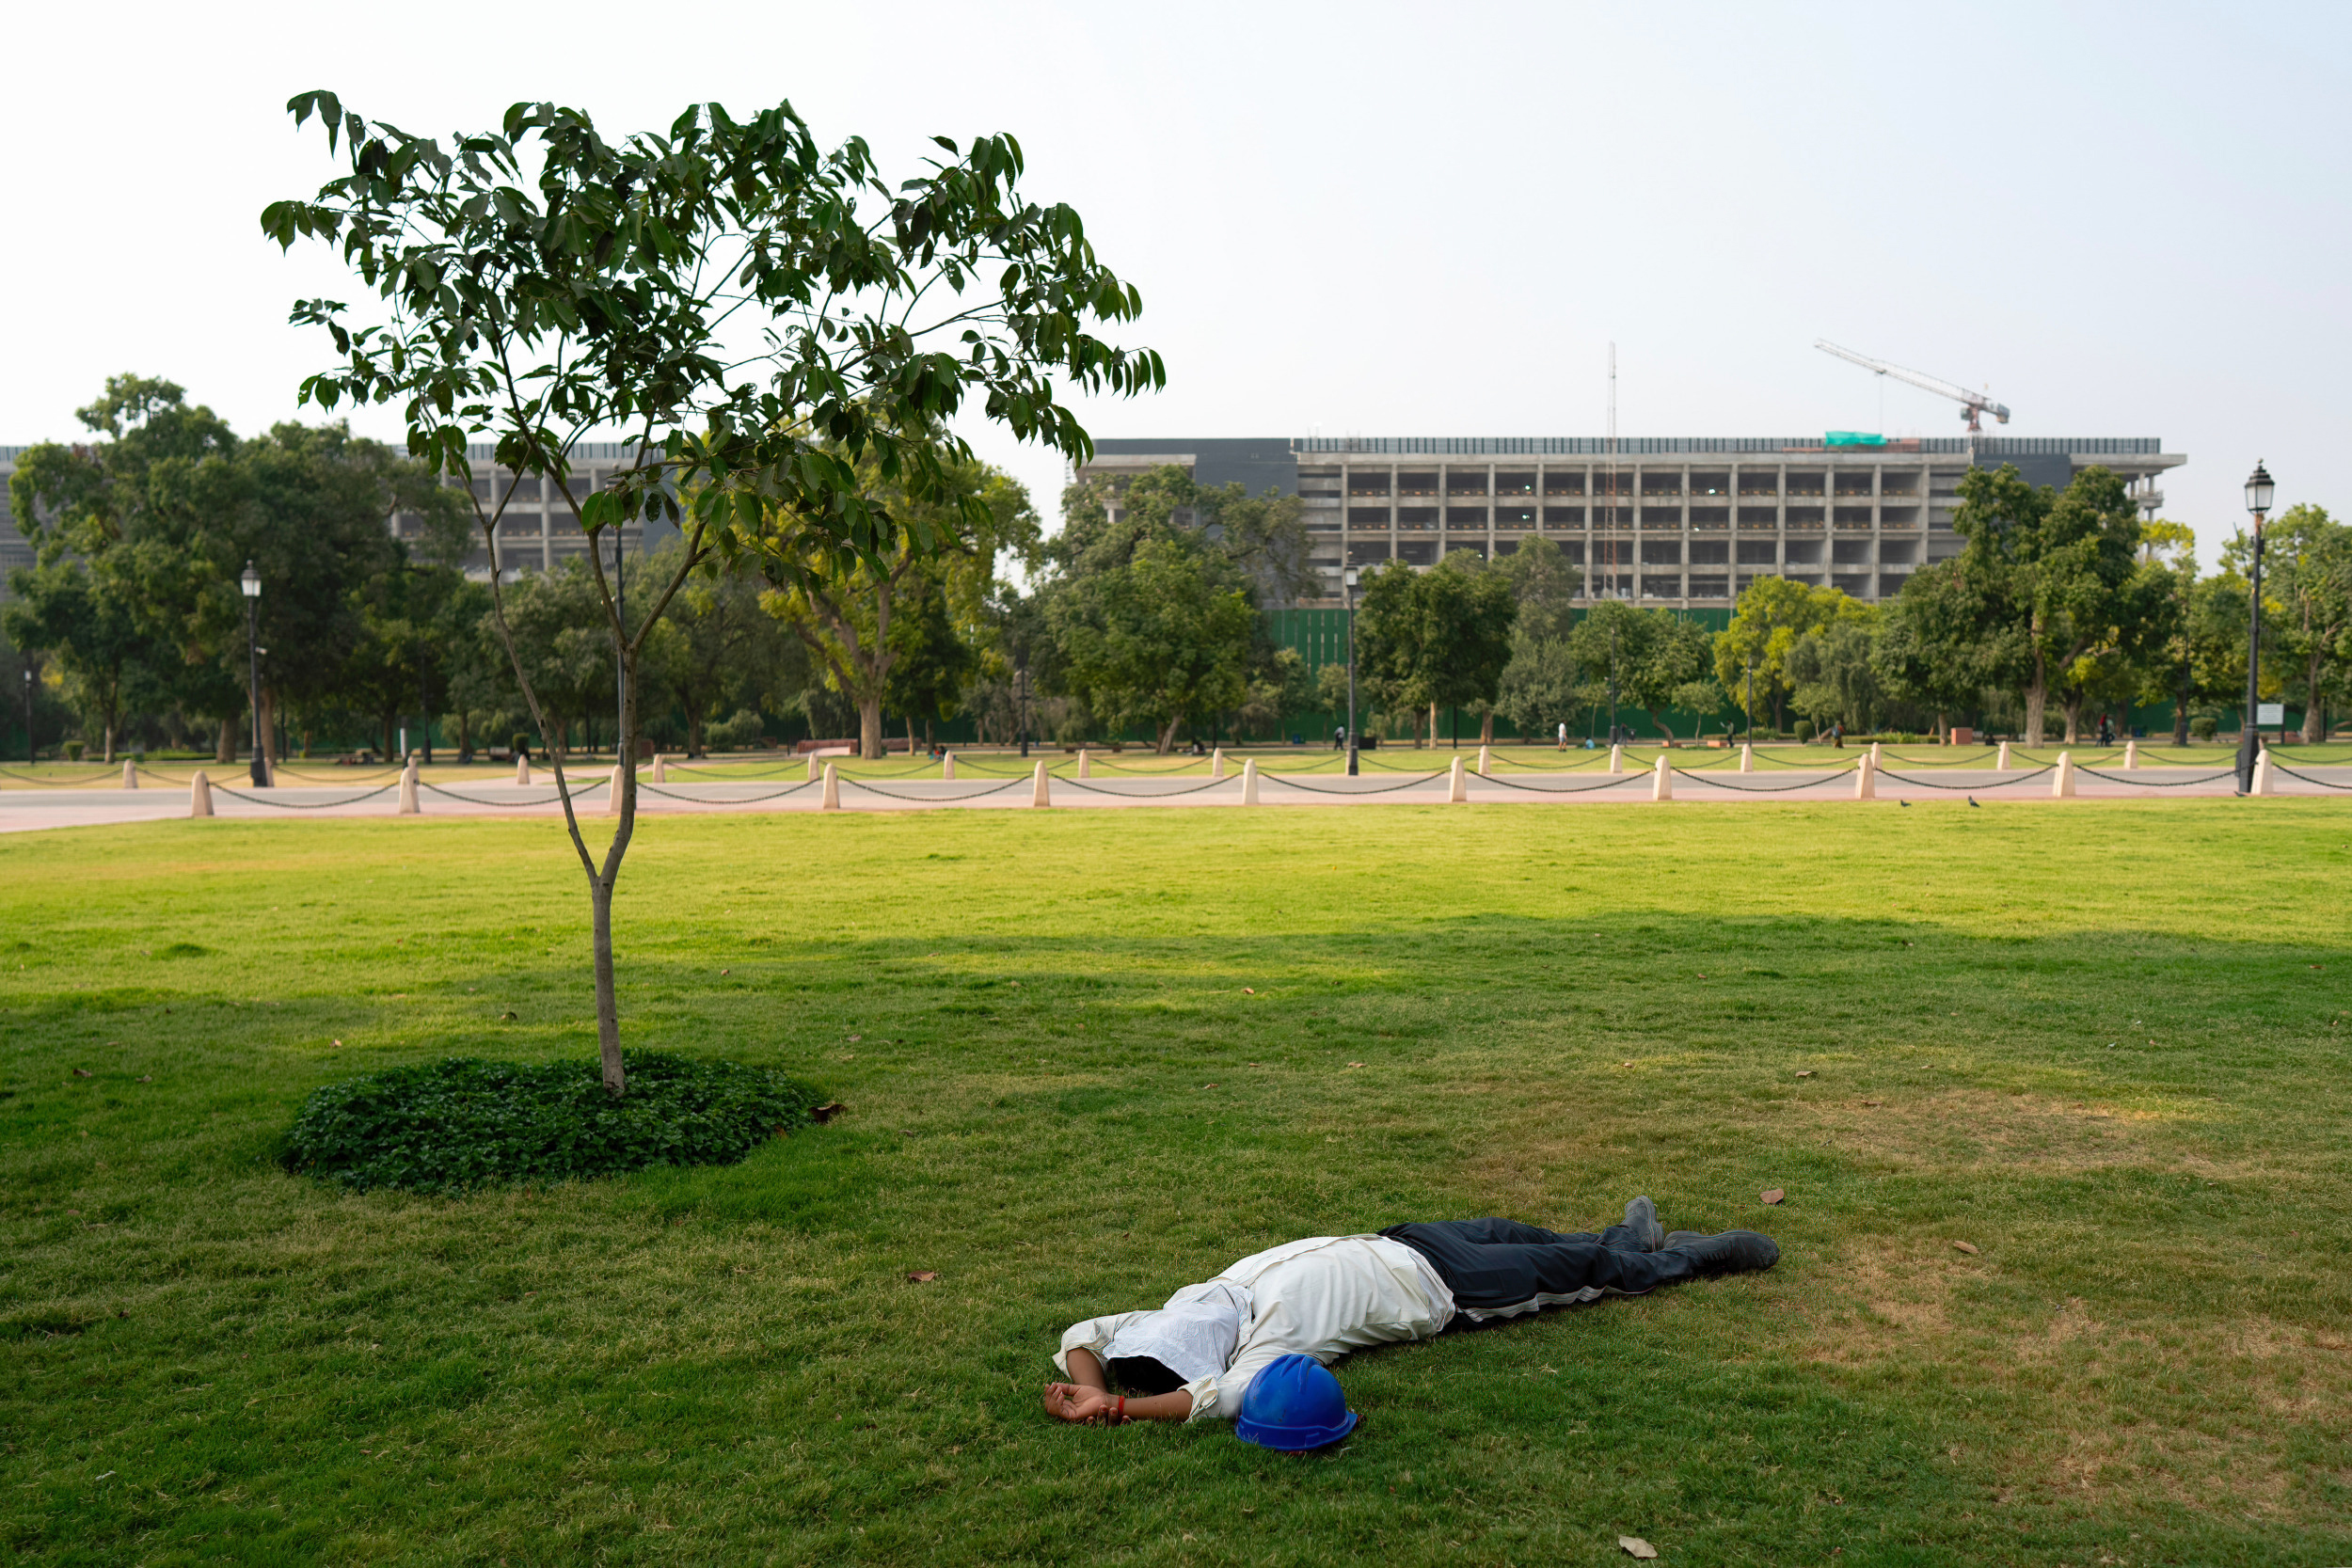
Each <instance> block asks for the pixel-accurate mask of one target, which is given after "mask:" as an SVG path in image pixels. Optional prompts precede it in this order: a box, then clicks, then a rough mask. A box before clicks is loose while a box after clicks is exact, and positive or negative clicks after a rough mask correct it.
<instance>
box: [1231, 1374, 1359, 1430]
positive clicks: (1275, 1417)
mask: <svg viewBox="0 0 2352 1568" xmlns="http://www.w3.org/2000/svg"><path fill="white" fill-rule="evenodd" d="M1355 1430H1356V1413H1355V1412H1354V1411H1352V1410H1350V1409H1348V1408H1347V1400H1346V1397H1345V1396H1344V1395H1343V1394H1342V1393H1341V1392H1340V1380H1339V1379H1338V1378H1336V1377H1333V1376H1332V1375H1331V1373H1330V1371H1329V1370H1327V1368H1325V1366H1324V1365H1323V1363H1322V1362H1320V1361H1317V1360H1316V1359H1315V1358H1314V1357H1313V1356H1311V1355H1295V1354H1294V1355H1285V1356H1282V1357H1280V1358H1279V1359H1277V1360H1275V1361H1273V1362H1270V1363H1268V1364H1267V1366H1266V1369H1265V1370H1263V1371H1262V1372H1260V1373H1259V1374H1258V1375H1257V1376H1256V1377H1253V1378H1251V1379H1250V1380H1249V1387H1248V1391H1247V1392H1245V1393H1244V1394H1243V1395H1242V1397H1241V1418H1240V1419H1238V1420H1236V1421H1235V1422H1234V1423H1233V1434H1234V1435H1235V1436H1237V1437H1239V1438H1241V1439H1242V1440H1243V1441H1245V1442H1249V1443H1255V1444H1257V1445H1258V1446H1259V1447H1260V1448H1262V1449H1281V1450H1282V1451H1284V1452H1285V1453H1300V1452H1303V1451H1305V1450H1306V1449H1319V1448H1322V1447H1324V1446H1325V1445H1326V1444H1328V1443H1336V1442H1338V1441H1339V1440H1340V1439H1341V1438H1343V1437H1344V1436H1346V1435H1347V1434H1348V1433H1351V1432H1353V1431H1355Z"/></svg>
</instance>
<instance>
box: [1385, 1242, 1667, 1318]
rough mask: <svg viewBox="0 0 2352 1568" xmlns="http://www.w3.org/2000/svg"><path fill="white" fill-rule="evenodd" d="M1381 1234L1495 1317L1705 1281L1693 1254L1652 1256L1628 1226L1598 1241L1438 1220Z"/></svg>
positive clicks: (1466, 1303) (1462, 1299) (1459, 1303)
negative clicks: (1417, 1256)
mask: <svg viewBox="0 0 2352 1568" xmlns="http://www.w3.org/2000/svg"><path fill="white" fill-rule="evenodd" d="M1380 1234H1381V1235H1383V1236H1386V1237H1388V1238H1389V1239H1390V1240H1391V1241H1397V1242H1402V1243H1405V1244H1406V1246H1408V1247H1411V1248H1412V1249H1413V1250H1414V1251H1415V1252H1418V1253H1420V1254H1421V1255H1422V1257H1423V1258H1426V1259H1429V1265H1430V1267H1432V1268H1434V1269H1436V1270H1437V1271H1438V1278H1440V1279H1442V1280H1444V1281H1445V1283H1446V1289H1448V1290H1450V1291H1453V1292H1454V1306H1455V1307H1460V1308H1462V1309H1463V1310H1465V1311H1470V1312H1478V1313H1483V1314H1487V1315H1496V1316H1502V1317H1509V1316H1511V1315H1512V1314H1514V1313H1518V1312H1532V1311H1534V1310H1535V1309H1536V1308H1537V1307H1555V1306H1563V1305H1566V1304H1568V1303H1571V1302H1578V1301H1590V1300H1592V1299H1593V1297H1594V1296H1595V1295H1597V1294H1598V1293H1599V1292H1601V1291H1619V1292H1621V1293H1623V1294H1625V1295H1629V1296H1631V1295H1640V1294H1641V1293H1642V1292H1643V1291H1651V1290H1655V1289H1657V1288H1658V1287H1659V1286H1661V1285H1672V1284H1674V1283H1675V1282H1676V1281H1677V1280H1683V1279H1694V1278H1696V1277H1697V1276H1698V1271H1697V1269H1696V1267H1695V1266H1694V1265H1693V1263H1692V1259H1691V1258H1690V1257H1689V1255H1687V1254H1685V1253H1679V1252H1644V1251H1643V1250H1642V1242H1641V1238H1640V1237H1638V1236H1636V1235H1635V1234H1634V1233H1633V1232H1632V1231H1631V1230H1629V1229H1628V1228H1627V1227H1624V1226H1622V1225H1613V1226H1611V1227H1609V1228H1608V1229H1606V1230H1604V1231H1602V1232H1601V1233H1600V1234H1599V1235H1597V1236H1596V1235H1594V1234H1592V1233H1591V1232H1590V1231H1580V1232H1575V1233H1567V1232H1563V1231H1558V1230H1546V1229H1545V1228H1544V1227H1542V1226H1539V1225H1521V1224H1520V1223H1519V1222H1518V1221H1517V1220H1500V1219H1486V1220H1438V1221H1436V1222H1435V1223H1432V1224H1427V1225H1392V1226H1391V1227H1388V1228H1387V1229H1386V1230H1383V1231H1382V1232H1380Z"/></svg>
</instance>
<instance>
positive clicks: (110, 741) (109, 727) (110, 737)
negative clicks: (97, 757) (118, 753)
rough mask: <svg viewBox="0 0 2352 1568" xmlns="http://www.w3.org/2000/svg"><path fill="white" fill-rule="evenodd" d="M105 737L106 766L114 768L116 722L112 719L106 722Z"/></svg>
mask: <svg viewBox="0 0 2352 1568" xmlns="http://www.w3.org/2000/svg"><path fill="white" fill-rule="evenodd" d="M105 736H106V765H107V766H108V767H112V766H114V760H115V721H113V720H112V719H111V718H110V719H108V720H107V721H106V729H105Z"/></svg>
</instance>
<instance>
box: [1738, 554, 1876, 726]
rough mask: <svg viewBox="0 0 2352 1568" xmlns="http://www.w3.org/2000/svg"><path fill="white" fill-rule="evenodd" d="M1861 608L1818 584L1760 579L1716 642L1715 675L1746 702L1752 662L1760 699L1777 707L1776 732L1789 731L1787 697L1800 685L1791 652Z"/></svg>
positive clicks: (1749, 590) (1773, 712) (1751, 588)
mask: <svg viewBox="0 0 2352 1568" xmlns="http://www.w3.org/2000/svg"><path fill="white" fill-rule="evenodd" d="M1860 609H1861V605H1860V603H1859V602H1858V601H1856V600H1854V599H1851V598H1848V597H1847V596H1846V595H1845V594H1841V593H1839V592H1838V591H1837V590H1836V589H1835V588H1815V587H1811V586H1809V585H1807V584H1805V583H1802V582H1792V581H1790V580H1789V579H1788V578H1760V579H1759V580H1757V581H1756V582H1755V583H1753V584H1752V585H1750V586H1749V587H1748V589H1747V590H1746V591H1745V592H1744V593H1742V594H1740V603H1739V607H1738V608H1737V609H1736V610H1733V612H1732V616H1731V625H1730V626H1727V627H1726V628H1724V631H1723V632H1722V633H1720V634H1719V635H1718V636H1717V637H1716V638H1715V640H1714V654H1715V679H1716V680H1717V681H1718V682H1720V683H1721V684H1722V686H1723V688H1724V690H1726V691H1736V692H1739V693H1740V701H1741V702H1742V703H1744V702H1745V701H1746V700H1747V691H1748V669H1749V662H1750V660H1753V661H1754V663H1755V670H1756V697H1757V698H1758V700H1759V701H1762V702H1764V703H1767V704H1769V705H1771V707H1772V730H1773V733H1774V734H1779V733H1782V732H1785V731H1786V730H1787V729H1788V695H1789V693H1790V692H1791V691H1792V690H1794V689H1795V679H1794V677H1793V676H1792V675H1791V674H1790V673H1789V671H1788V653H1789V650H1790V649H1791V648H1793V647H1795V646H1796V644H1797V640H1798V639H1799V638H1801V637H1803V636H1804V634H1805V633H1807V632H1809V631H1813V630H1816V629H1817V628H1819V627H1821V626H1827V625H1829V623H1830V622H1832V621H1834V620H1836V619H1838V618H1839V617H1841V616H1846V615H1851V614H1854V613H1856V612H1858V611H1859V610H1860Z"/></svg>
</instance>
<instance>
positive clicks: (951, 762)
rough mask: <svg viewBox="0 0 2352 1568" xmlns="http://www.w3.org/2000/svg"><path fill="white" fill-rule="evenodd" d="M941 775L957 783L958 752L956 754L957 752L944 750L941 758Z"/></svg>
mask: <svg viewBox="0 0 2352 1568" xmlns="http://www.w3.org/2000/svg"><path fill="white" fill-rule="evenodd" d="M939 776H940V777H941V778H943V779H945V780H946V781H947V782H948V783H949V784H953V783H955V779H956V754H955V752H942V753H941V754H940V758H939Z"/></svg>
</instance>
